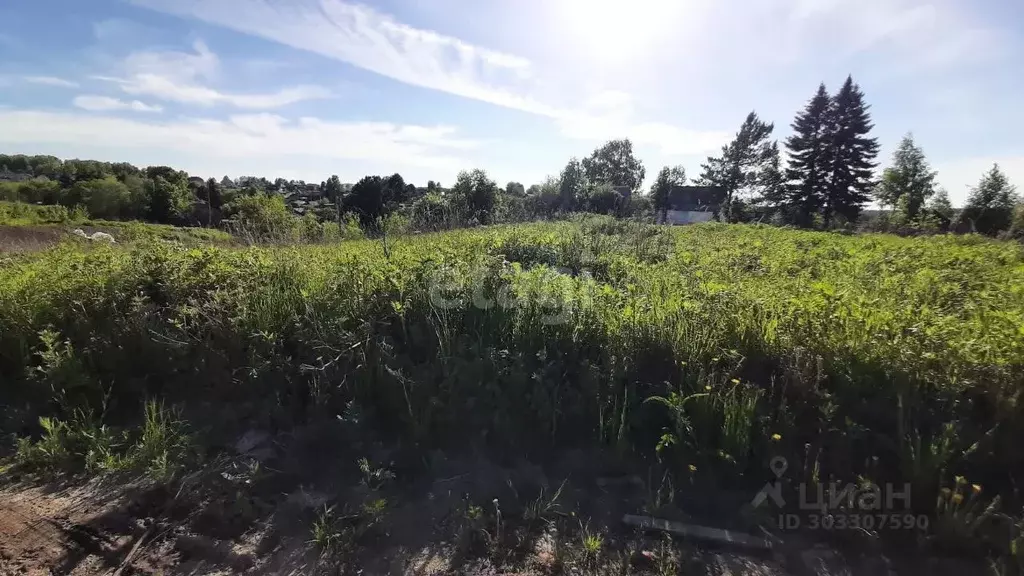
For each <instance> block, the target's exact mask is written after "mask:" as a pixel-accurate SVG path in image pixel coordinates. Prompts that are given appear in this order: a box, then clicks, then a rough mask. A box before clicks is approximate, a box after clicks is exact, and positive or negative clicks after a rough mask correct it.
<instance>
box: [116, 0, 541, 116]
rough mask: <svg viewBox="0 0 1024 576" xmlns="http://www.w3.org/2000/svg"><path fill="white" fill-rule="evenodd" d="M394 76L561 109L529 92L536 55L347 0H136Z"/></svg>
mask: <svg viewBox="0 0 1024 576" xmlns="http://www.w3.org/2000/svg"><path fill="white" fill-rule="evenodd" d="M133 1H134V3H135V4H138V5H140V6H145V7H148V8H151V9H154V10H158V11H162V12H166V13H171V14H176V15H179V16H187V17H192V18H197V19H199V20H202V21H204V22H208V23H210V24H216V25H219V26H223V27H225V28H230V29H232V30H237V31H239V32H244V33H247V34H251V35H254V36H259V37H262V38H265V39H268V40H272V41H274V42H278V43H281V44H284V45H287V46H291V47H293V48H298V49H300V50H306V51H309V52H314V53H317V54H320V55H323V56H326V57H328V58H333V59H335V60H339V61H342V62H346V63H348V64H351V65H353V66H356V67H359V68H363V69H365V70H369V71H371V72H375V73H377V74H381V75H383V76H387V77H389V78H393V79H395V80H398V81H400V82H403V83H406V84H411V85H413V86H420V87H423V88H430V89H434V90H440V91H443V92H448V93H451V94H455V95H457V96H462V97H465V98H472V99H474V100H480V101H483V102H489V103H491V104H496V105H499V106H504V107H507V108H514V109H518V110H524V111H527V112H532V113H535V114H541V115H545V116H557V115H559V111H558V110H557V109H556V108H555V107H552V106H549V105H547V104H544V103H542V102H540V101H538V100H536V99H534V98H533V97H531V96H529V95H528V94H529V90H528V89H527V88H528V85H527V84H526V81H527V80H528V79H530V78H531V76H532V67H531V64H530V62H529V61H527V60H526V59H524V58H520V57H518V56H514V55H511V54H505V53H502V52H498V51H494V50H489V49H487V48H482V47H479V46H474V45H472V44H468V43H466V42H463V41H462V40H459V39H457V38H453V37H450V36H444V35H441V34H438V33H436V32H433V31H429V30H420V29H416V28H412V27H410V26H407V25H405V24H403V23H401V22H398V21H397V20H395V19H394V18H392V17H391V16H389V15H387V14H383V13H381V12H378V11H376V10H374V9H373V8H370V7H368V6H364V5H361V4H353V3H348V2H343V1H340V0H133Z"/></svg>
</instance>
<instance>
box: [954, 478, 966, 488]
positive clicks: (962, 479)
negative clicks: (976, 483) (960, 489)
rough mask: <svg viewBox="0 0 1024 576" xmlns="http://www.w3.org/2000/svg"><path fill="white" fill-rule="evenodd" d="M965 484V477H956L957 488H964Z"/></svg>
mask: <svg viewBox="0 0 1024 576" xmlns="http://www.w3.org/2000/svg"><path fill="white" fill-rule="evenodd" d="M964 484H967V478H964V477H963V476H957V477H956V485H957V486H963V485H964Z"/></svg>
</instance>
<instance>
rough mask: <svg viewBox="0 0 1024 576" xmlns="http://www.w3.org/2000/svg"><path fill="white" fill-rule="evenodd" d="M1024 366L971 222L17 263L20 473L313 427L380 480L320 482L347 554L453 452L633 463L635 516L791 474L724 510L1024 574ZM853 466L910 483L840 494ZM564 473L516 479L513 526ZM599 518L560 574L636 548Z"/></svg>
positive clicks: (579, 231)
mask: <svg viewBox="0 0 1024 576" xmlns="http://www.w3.org/2000/svg"><path fill="white" fill-rule="evenodd" d="M1022 385H1024V250H1022V248H1021V246H1020V245H1019V244H1014V243H1006V242H997V241H993V240H988V239H983V238H980V237H976V236H961V237H953V236H936V237H929V238H898V237H893V236H887V235H862V236H853V235H840V234H832V233H821V232H805V231H797V230H791V229H782V228H773V227H765V226H745V225H724V224H706V225H698V226H690V227H685V228H674V229H673V228H665V227H658V226H649V225H643V224H638V223H633V222H626V221H616V220H613V219H610V218H608V219H605V218H590V219H586V220H579V221H573V222H558V223H542V224H530V225H522V226H499V227H490V228H479V229H472V230H461V231H454V232H448V233H439V234H424V235H413V236H405V237H397V238H390V237H389V238H385V239H384V240H374V241H371V240H361V241H352V242H347V243H341V244H336V245H321V246H294V247H273V248H261V247H250V248H234V247H213V246H208V247H186V246H182V245H180V244H174V243H167V242H163V241H159V240H156V239H152V240H148V241H145V240H140V241H138V242H134V243H132V244H130V245H126V246H120V245H118V246H103V245H61V246H58V247H55V248H52V249H48V250H43V251H41V252H38V253H35V254H32V255H30V256H23V257H20V258H18V259H17V260H10V261H8V262H6V263H4V265H3V267H2V268H0V396H2V398H3V413H2V415H0V422H2V423H3V425H2V426H3V431H4V432H5V433H8V434H10V435H11V437H12V442H11V444H10V445H11V446H12V448H11V456H10V462H11V465H12V467H11V469H12V470H17V471H18V473H19V474H35V475H38V476H41V477H53V476H54V475H55V474H58V473H59V474H69V473H70V474H74V473H78V472H81V471H87V472H89V473H94V474H95V473H104V472H125V471H141V472H145V473H147V474H149V475H150V477H152V478H156V479H160V480H161V481H174V479H181V478H184V477H187V475H188V474H189V473H191V471H194V470H202V469H203V467H204V466H211V465H212V464H213V463H215V462H221V463H223V460H221V458H222V457H223V455H224V454H226V453H229V452H231V451H232V447H233V446H234V445H235V442H236V439H237V438H238V437H239V436H240V435H243V434H245V433H246V432H247V431H250V432H251V431H253V430H259V431H265V433H266V434H267V435H269V436H271V437H273V438H292V439H296V438H300V437H301V438H303V441H304V442H307V441H308V442H307V443H311V444H310V445H315V446H318V448H317V449H316V450H314V453H315V454H316V456H314V457H313V458H314V460H315V461H317V462H318V464H316V466H320V467H324V466H326V465H325V464H323V462H324V461H325V460H328V459H333V458H335V457H336V458H337V459H338V460H339V461H344V462H345V463H346V465H347V466H348V467H349V468H351V470H349V473H350V474H351V475H352V477H353V478H354V480H355V481H356V482H358V483H359V484H360V485H361V486H363V491H362V492H361V493H360V494H361V496H360V498H361V500H359V502H360V503H359V504H358V507H357V508H356V509H355V510H356V511H355V512H350V513H346V512H343V511H342V510H340V509H335V508H332V507H331V504H332V503H335V504H337V502H336V501H334V500H332V499H330V498H328V499H326V500H325V501H324V502H317V504H322V506H323V507H322V508H321V510H320V513H319V514H318V516H317V517H316V518H315V519H310V522H311V523H312V528H311V530H312V533H313V537H312V538H310V537H309V536H308V533H307V535H306V538H307V539H310V540H313V541H315V542H318V544H317V546H320V547H321V548H323V549H328V550H334V551H337V550H342V551H344V550H349V551H351V547H350V546H348V545H341V544H340V542H346V543H348V544H351V543H353V542H359V541H360V538H364V537H365V534H364V532H363V531H362V528H361V527H365V526H368V525H369V526H372V525H376V524H377V523H378V521H380V522H383V520H381V519H382V518H383V517H385V516H387V515H388V514H389V513H390V512H392V511H394V510H396V509H397V510H400V509H401V508H400V507H399V508H395V507H394V506H389V504H388V503H389V502H391V503H392V504H394V503H395V496H390V497H383V496H381V497H377V496H373V494H376V493H377V491H379V490H385V489H386V488H384V486H385V485H387V484H388V483H389V480H390V479H393V478H394V476H395V475H397V476H398V478H399V479H401V478H403V477H405V478H412V477H416V476H417V475H421V474H422V473H423V472H424V471H428V472H432V473H435V474H436V473H438V472H437V470H436V468H437V467H439V466H440V467H443V466H441V465H440V464H437V462H438V459H439V456H438V455H439V454H444V455H445V458H454V457H455V455H460V457H464V456H466V455H473V457H476V458H480V457H483V458H486V459H487V460H488V461H493V462H495V463H498V464H500V465H502V466H512V465H514V464H515V463H518V462H523V461H529V462H536V463H544V462H548V463H550V462H558V461H559V459H560V455H564V454H567V453H570V452H572V451H575V452H578V451H580V450H594V451H599V452H600V453H601V454H603V455H604V456H605V457H607V458H608V459H609V460H610V461H614V464H613V465H610V466H611V467H612V468H615V469H616V470H618V471H619V472H618V473H619V474H626V475H627V476H628V475H635V476H639V477H640V479H641V480H642V482H641V484H643V485H645V486H646V492H645V494H646V496H645V497H644V502H645V504H644V505H643V506H642V510H637V511H634V512H637V513H645V512H646V513H651V514H655V513H658V514H660V515H662V516H671V514H672V512H671V511H670V510H669V508H671V507H672V506H675V507H676V508H682V509H686V506H687V504H686V503H687V502H691V503H692V505H693V506H694V510H687V512H688V513H689V514H690V515H691V517H692V515H699V513H698V511H697V509H699V508H700V507H701V506H700V505H701V502H702V501H707V500H709V499H711V498H710V497H709V496H705V495H707V494H711V493H712V492H714V493H721V494H727V493H728V494H742V495H745V498H746V500H747V501H749V500H750V499H751V498H753V496H754V495H755V494H756V493H757V491H758V490H759V489H761V488H762V487H763V486H765V483H766V482H777V484H778V486H779V487H778V490H779V494H782V495H785V498H784V500H785V502H788V503H789V504H790V507H789V508H786V507H783V508H782V509H781V510H775V509H769V510H765V509H764V508H758V509H753V510H751V507H750V506H749V505H748V504H747V502H740V503H739V504H737V506H736V509H734V510H729V511H728V514H730V515H737V516H744V517H745V518H747V519H748V520H749V522H750V525H754V524H758V523H760V524H761V525H762V526H764V527H765V528H766V529H767V530H769V531H770V532H779V530H780V526H778V525H777V522H776V521H775V519H776V518H777V516H776V512H779V513H781V512H786V513H790V512H792V513H799V514H803V516H802V520H801V521H802V522H804V526H805V527H806V526H807V523H808V522H810V521H814V520H810V518H809V517H808V516H807V514H806V513H807V510H806V509H802V508H798V507H797V506H796V503H797V502H798V501H800V499H801V498H803V496H804V494H803V493H804V492H807V493H811V494H814V493H817V492H818V491H819V490H820V491H821V492H820V494H822V495H824V498H823V500H828V501H829V504H832V505H831V506H829V510H828V514H829V515H831V517H833V518H837V517H843V518H846V517H847V516H849V517H850V518H852V517H853V516H850V515H851V514H861V513H863V512H870V513H871V514H875V515H877V514H891V513H892V514H895V513H899V514H904V513H905V514H908V515H913V517H914V518H915V522H914V528H913V530H910V531H908V530H887V529H885V527H884V526H877V525H873V526H871V527H866V526H864V527H861V528H863V529H862V530H859V531H858V534H860V532H863V533H864V534H867V535H868V536H870V537H871V538H874V539H876V540H878V541H882V542H893V543H896V545H898V546H899V548H900V549H901V550H911V549H913V550H915V551H921V552H924V553H938V552H941V553H943V554H956V555H962V556H964V557H969V558H975V559H986V558H987V559H990V561H991V562H992V566H993V567H994V568H995V569H998V570H1000V571H1001V572H1002V573H1017V571H1018V570H1019V566H1018V564H1017V562H1018V560H1017V558H1016V556H1015V554H1016V550H1017V547H1018V545H1017V544H1016V543H1015V542H1019V541H1021V537H1020V523H1019V518H1020V517H1021V513H1020V511H1021V505H1022V502H1024V499H1022V497H1021V495H1020V494H1019V493H1018V491H1017V490H1018V489H1017V487H1018V486H1020V485H1021V481H1022V480H1024V448H1022V447H1021V446H1020V445H1018V444H1017V442H1018V441H1019V439H1020V438H1021V437H1022V435H1024V406H1022V405H1021V403H1020V394H1021V390H1022ZM14 438H16V440H13V439H14ZM282 442H283V440H282ZM382 446H386V447H388V448H387V450H385V451H384V452H381V450H383V449H382V448H380V447H382ZM370 447H377V448H372V449H371V448H370ZM374 450H376V451H377V452H379V453H382V454H386V456H380V455H379V454H378V455H377V456H376V457H375V456H373V455H372V454H370V452H373V451H374ZM297 453H298V451H294V452H292V455H293V456H294V454H297ZM278 457H280V453H278ZM364 457H367V459H366V460H365V461H364V463H363V464H360V465H358V466H357V465H356V464H355V463H356V462H358V461H359V459H360V458H364ZM269 458H271V460H270V462H271V463H273V457H272V456H269ZM780 459H784V460H780ZM385 461H386V462H390V463H393V465H391V464H388V465H385ZM781 462H784V465H781V466H780V463H781ZM563 463H564V462H563ZM308 464H309V463H308V462H307V467H308ZM378 464H379V466H378ZM296 466H299V465H298V464H296ZM268 468H272V469H276V470H279V471H280V470H286V469H287V466H285V465H283V464H280V463H278V464H271V465H268ZM328 468H329V467H328ZM356 468H358V470H357V469H356ZM294 469H295V468H292V471H294ZM263 474H265V475H267V474H269V475H270V476H273V473H270V472H266V470H264V471H263ZM375 474H376V476H375ZM299 476H301V474H300V475H299ZM565 477H567V478H569V477H572V472H571V471H569V472H567V473H566V474H565ZM629 477H632V476H629ZM575 478H576V479H577V480H580V474H579V473H576V476H575ZM292 480H293V481H295V478H294V477H293V478H292ZM276 482H283V480H280V478H279V479H278V480H276ZM848 483H849V484H851V485H854V486H857V487H862V488H863V487H865V486H875V487H880V490H881V491H882V493H883V494H885V492H886V490H889V491H894V492H897V493H898V495H904V494H906V495H908V497H907V498H902V497H900V498H895V499H893V498H882V499H881V504H878V503H877V502H873V503H869V504H868V505H867V506H865V505H864V502H863V499H862V498H859V499H856V500H857V501H856V502H854V501H853V499H850V500H847V499H845V498H838V497H837V498H832V497H831V496H833V495H834V494H835V492H836V489H834V488H831V485H832V484H835V485H836V486H839V487H842V486H845V485H847V484H848ZM542 484H543V483H542ZM509 485H510V486H512V482H511V480H510V481H509ZM558 487H559V485H558V484H554V485H550V484H547V487H546V488H541V490H542V491H541V492H540V496H539V497H537V498H539V500H535V499H534V497H530V498H526V497H524V501H529V502H533V504H530V505H524V506H522V507H521V508H522V509H521V510H519V511H518V512H517V514H519V515H520V516H519V517H520V520H521V519H522V518H525V517H526V515H528V514H532V515H533V518H534V519H536V518H539V517H540V516H543V515H544V514H543V513H542V511H541V510H540V508H544V510H547V511H548V512H550V511H551V510H553V507H554V504H550V503H549V504H546V505H545V504H543V503H544V502H546V501H548V500H551V498H550V497H551V495H552V494H554V493H555V491H556V490H557V489H558ZM893 487H895V488H893ZM278 488H280V487H279V486H278V487H277V488H275V489H278ZM567 493H568V492H567ZM544 494H547V495H548V500H545V499H544V497H543V496H544ZM798 495H799V496H798ZM371 496H372V497H371ZM517 496H519V494H518V493H517ZM534 496H536V495H534ZM476 497H477V496H476V495H473V494H470V495H469V496H467V498H468V500H460V501H459V504H458V507H459V510H460V512H459V516H458V517H459V518H461V520H459V522H457V523H456V524H458V525H459V526H462V528H459V530H463V532H459V531H458V530H456V531H455V532H453V534H455V540H454V542H456V544H454V545H453V546H455V548H456V549H458V550H462V549H460V548H458V542H463V541H464V540H466V538H469V540H471V541H474V542H475V541H477V540H479V539H480V538H484V540H483V541H484V542H485V543H488V542H489V543H491V544H492V545H493V544H494V541H495V538H497V539H498V540H499V541H500V540H502V539H503V538H506V539H507V538H508V537H509V534H511V533H512V532H514V527H515V526H516V525H517V524H516V521H514V520H510V517H509V514H510V512H509V511H508V508H507V506H508V505H507V504H506V509H505V510H502V508H501V507H500V506H501V505H499V504H498V501H497V500H495V501H494V502H493V503H492V502H491V500H486V501H473V498H476ZM556 499H557V498H556ZM741 500H742V499H741ZM552 501H553V500H552ZM502 502H507V500H502ZM538 502H539V503H538ZM776 504H778V502H776ZM873 504H878V505H877V506H874V505H873ZM770 505H771V502H769V503H768V504H766V505H765V506H766V507H767V506H770ZM531 506H532V508H531ZM887 506H895V507H897V508H898V509H894V510H890V509H888V508H887ZM530 510H533V511H532V512H530ZM574 512H575V511H574ZM583 513H584V512H583V511H580V515H581V516H571V520H570V516H569V515H568V514H569V513H568V511H566V514H560V515H554V516H555V517H557V518H560V519H561V520H560V521H562V522H563V523H568V524H571V525H573V526H575V529H574V531H573V532H572V533H573V534H574V536H573V537H572V538H574V540H573V541H574V542H576V544H578V546H576V547H575V549H576V551H575V553H574V554H575V555H574V556H571V558H569V557H567V558H569V559H566V560H559V561H558V562H559V563H558V565H559V566H564V567H566V569H567V570H569V569H571V570H569V571H573V570H576V571H577V572H579V573H593V571H594V570H596V568H595V567H596V566H598V565H604V564H607V562H611V560H610V558H612V555H613V554H617V555H618V556H615V557H616V558H620V559H621V557H622V555H623V554H626V552H624V549H622V548H621V547H620V548H619V549H616V550H613V548H614V547H613V546H611V543H612V542H613V541H614V538H613V537H612V536H611V535H610V534H609V533H605V532H601V530H603V528H601V527H600V526H597V525H596V524H595V525H591V524H589V523H588V518H585V517H582V514H583ZM704 513H705V514H707V515H710V516H712V517H715V516H717V517H719V518H721V517H722V516H723V513H722V511H721V510H720V509H717V510H704ZM503 514H504V516H503ZM844 514H845V515H847V516H843V515H844ZM858 517H859V518H861V519H863V518H864V516H858ZM346 518H347V519H348V520H345V519H346ZM352 518H358V519H359V520H352ZM922 518H923V519H924V520H923V521H921V520H920V519H922ZM820 520H821V517H818V518H817V520H816V521H820ZM833 521H834V520H833ZM346 522H348V524H347V527H345V528H344V529H342V528H337V527H338V526H340V525H342V524H345V523H346ZM503 522H505V524H503ZM873 522H874V521H873ZM520 524H521V525H528V526H532V524H530V522H527V521H521V522H520ZM466 526H470V528H466ZM503 526H505V530H506V531H507V532H506V534H505V535H504V536H502V530H503ZM473 527H475V528H473ZM747 527H748V528H749V526H747ZM534 528H536V527H535V526H534ZM904 528H906V527H904ZM531 529H533V528H531ZM466 530H469V532H465V531H466ZM508 531H512V532H508ZM464 532H465V533H464ZM495 532H497V535H495ZM389 533H390V532H389ZM458 534H462V536H458ZM465 534H470V535H471V536H466V535H465ZM481 534H483V535H484V536H481ZM858 537H860V536H858ZM376 538H378V539H379V538H380V536H379V535H378V536H377V537H376ZM459 538H462V540H459ZM364 543H365V542H364ZM463 543H465V542H463ZM499 544H500V542H499ZM498 548H501V546H498ZM513 548H514V547H513ZM468 549H471V550H475V549H476V548H473V547H472V546H470V547H469V548H468ZM484 549H486V550H485V551H484V552H481V554H483V555H484V556H487V557H488V558H490V561H491V562H493V563H494V564H495V565H497V566H504V565H507V564H509V563H514V562H517V561H523V559H522V557H520V556H516V555H515V554H510V553H497V552H495V551H494V550H493V546H491V548H488V547H487V546H484V547H483V548H481V550H484ZM552 554H555V553H554V552H552ZM652 554H654V553H653V552H652ZM655 555H656V554H655ZM463 556H465V554H463ZM470 556H472V554H470ZM644 557H646V558H648V559H649V558H650V555H649V554H648V555H645V556H644ZM461 558H462V556H460V559H461ZM602 558H603V560H602ZM626 558H627V564H629V562H628V558H629V556H628V555H627V556H626ZM517 559H518V560H517ZM467 561H468V560H467ZM606 561H607V562H606ZM573 566H575V568H573ZM586 566H590V567H591V569H587V568H586ZM549 568H550V567H549ZM580 570H582V572H580Z"/></svg>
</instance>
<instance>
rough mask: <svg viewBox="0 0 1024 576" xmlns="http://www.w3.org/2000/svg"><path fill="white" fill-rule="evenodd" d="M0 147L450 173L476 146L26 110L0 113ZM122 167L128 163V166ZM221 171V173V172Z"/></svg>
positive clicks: (328, 126)
mask: <svg viewBox="0 0 1024 576" xmlns="http://www.w3.org/2000/svg"><path fill="white" fill-rule="evenodd" d="M0 144H5V145H10V144H16V145H18V146H21V147H28V146H32V145H34V146H36V147H39V146H47V147H51V148H52V147H54V146H61V145H63V146H83V145H84V146H90V147H94V148H104V147H106V148H117V149H129V150H156V151H159V152H160V153H161V154H162V155H167V154H169V153H171V152H177V153H183V154H188V155H190V156H191V157H199V158H202V159H203V161H204V162H212V161H217V162H218V163H221V164H222V165H225V166H227V165H230V164H232V163H233V161H234V163H237V161H240V160H245V161H256V160H261V161H262V162H264V165H266V166H268V167H270V166H275V165H278V166H279V165H282V164H283V163H284V159H286V158H287V157H289V156H292V157H294V158H307V157H316V158H321V159H335V160H339V159H343V160H362V161H381V162H387V163H391V164H394V163H400V164H404V165H413V166H422V167H429V168H432V169H437V170H442V169H443V170H448V171H452V172H454V171H455V170H457V169H459V168H460V167H464V166H465V165H467V163H466V162H465V161H464V160H462V159H461V158H460V157H459V154H460V153H461V152H464V151H467V150H471V149H474V148H476V147H477V144H478V143H477V142H474V141H471V140H466V139H462V138H459V137H458V136H457V134H456V130H455V128H452V127H449V126H415V125H396V124H392V123H388V122H328V121H323V120H320V119H317V118H300V119H299V120H297V121H289V120H287V119H285V118H282V117H280V116H277V115H273V114H266V113H262V114H243V115H236V116H231V117H230V118H228V119H226V120H212V119H184V120H174V121H155V120H150V121H140V120H135V119H125V118H117V117H111V116H95V115H87V114H78V113H73V112H72V113H62V112H43V111H34V110H0ZM128 160H130V159H128ZM222 169H223V168H222Z"/></svg>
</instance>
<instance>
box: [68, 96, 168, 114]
mask: <svg viewBox="0 0 1024 576" xmlns="http://www.w3.org/2000/svg"><path fill="white" fill-rule="evenodd" d="M72 104H74V105H75V106H76V107H77V108H81V109H82V110H89V111H91V112H109V111H114V110H131V111H134V112H162V111H163V107H162V106H158V105H149V104H146V103H145V102H140V101H138V100H132V101H131V102H126V101H124V100H120V99H118V98H111V97H110V96H96V95H93V94H83V95H81V96H76V97H75V99H74V100H73V101H72Z"/></svg>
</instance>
